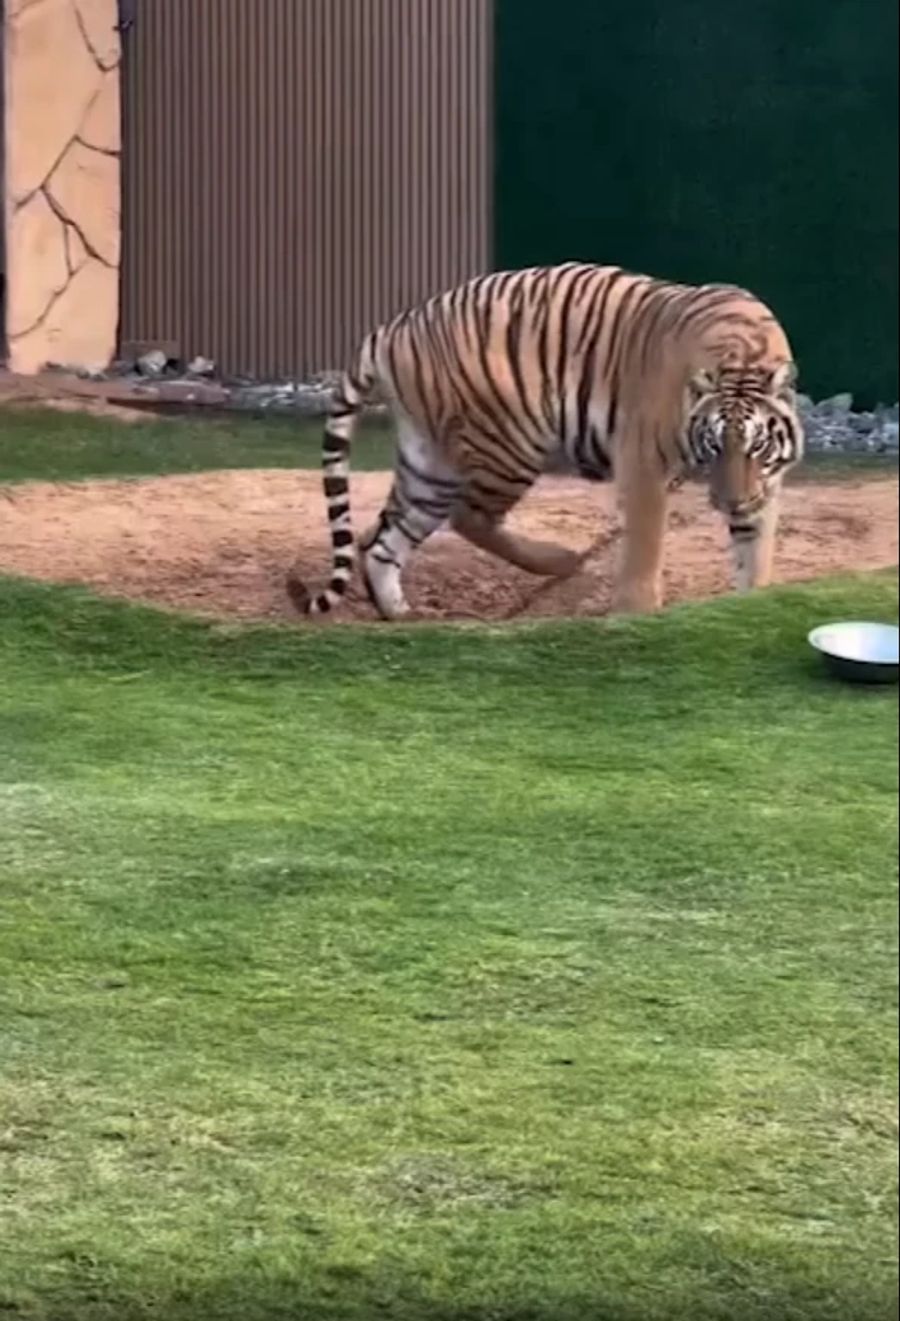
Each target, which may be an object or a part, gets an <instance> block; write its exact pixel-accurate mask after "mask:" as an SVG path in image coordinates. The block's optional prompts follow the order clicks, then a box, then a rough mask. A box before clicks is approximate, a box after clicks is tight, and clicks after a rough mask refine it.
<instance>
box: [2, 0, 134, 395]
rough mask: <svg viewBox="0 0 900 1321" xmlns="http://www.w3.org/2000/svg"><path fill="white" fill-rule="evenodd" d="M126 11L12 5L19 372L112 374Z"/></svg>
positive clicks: (11, 177) (30, 1) (88, 5)
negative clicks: (101, 370)
mask: <svg viewBox="0 0 900 1321" xmlns="http://www.w3.org/2000/svg"><path fill="white" fill-rule="evenodd" d="M117 21H118V13H117V4H116V0H7V5H6V13H5V19H4V26H5V33H4V37H5V40H4V46H5V65H6V106H5V112H6V124H7V135H6V136H7V149H6V179H5V185H6V186H5V192H6V221H5V223H6V245H7V311H6V319H7V326H6V329H7V338H8V341H9V366H10V368H11V370H13V371H19V372H34V371H38V370H40V368H41V367H43V366H44V365H45V364H46V363H48V362H54V363H62V364H65V365H67V366H72V367H89V368H97V367H104V366H105V365H106V364H107V363H108V362H109V361H110V360H111V359H112V358H113V357H114V355H115V348H116V331H117V323H118V311H119V308H118V302H119V297H118V264H119V246H120V234H121V227H120V169H119V150H120V120H119V70H118V63H119V58H120V49H119V37H118V34H117V33H116V31H115V25H116V22H117Z"/></svg>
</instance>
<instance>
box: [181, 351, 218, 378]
mask: <svg viewBox="0 0 900 1321" xmlns="http://www.w3.org/2000/svg"><path fill="white" fill-rule="evenodd" d="M215 373H216V364H215V363H214V362H213V361H212V359H211V358H204V357H203V355H202V354H200V353H198V355H197V357H196V358H194V359H192V361H191V362H190V363H188V376H215Z"/></svg>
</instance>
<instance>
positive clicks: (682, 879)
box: [0, 424, 897, 1321]
mask: <svg viewBox="0 0 900 1321" xmlns="http://www.w3.org/2000/svg"><path fill="white" fill-rule="evenodd" d="M179 425H180V424H179ZM154 434H155V435H156V436H157V437H159V441H158V443H159V444H160V445H161V446H163V447H165V446H167V445H170V444H171V443H173V442H170V441H169V440H165V439H164V437H165V436H166V434H167V432H164V431H161V430H160V431H156V432H155V433H154ZM183 434H184V433H183ZM266 434H269V433H268V432H267V433H266ZM128 435H129V436H131V435H132V433H131V432H129V433H128ZM129 443H130V442H129ZM154 443H157V442H154ZM266 443H269V442H266ZM122 444H123V445H124V444H125V440H124V439H123V441H122ZM197 444H198V445H199V444H200V442H199V441H197ZM101 450H102V446H100V445H99V442H98V447H97V448H96V449H95V451H94V453H95V455H96V456H98V457H97V459H96V461H97V463H99V462H100V459H101V457H102V455H101ZM270 452H271V451H270ZM173 453H174V451H173V450H172V449H168V450H166V454H167V455H168V457H169V458H170V459H171V458H172V457H173ZM26 457H27V456H26ZM158 457H159V454H157V458H158ZM6 461H7V464H8V463H9V451H8V447H7V459H6ZM266 461H267V462H270V461H271V459H267V460H266ZM134 470H137V469H134ZM6 471H7V472H9V467H8V466H7V469H6ZM20 475H21V474H20ZM0 609H2V629H0V747H2V751H3V759H2V763H0V777H2V781H0V802H2V828H0V866H2V882H0V896H2V913H0V997H2V1000H0V1032H2V1049H0V1058H2V1071H0V1208H2V1210H0V1215H2V1219H0V1243H2V1248H0V1315H3V1316H7V1315H8V1316H10V1317H12V1318H15V1319H16V1321H151V1319H152V1321H288V1319H289V1318H290V1319H295V1321H377V1319H379V1318H381V1319H386V1318H390V1319H391V1321H393V1319H395V1318H396V1319H397V1321H419V1319H420V1318H421V1319H422V1321H425V1319H426V1318H427V1319H429V1321H713V1319H715V1321H888V1318H893V1317H895V1316H896V1270H895V1264H894V1254H895V1246H896V1240H895V1227H896V1219H895V1198H896V1140H897V1110H896V1067H897V1060H896V1026H897V1014H896V1010H897V1004H896V990H897V981H896V971H897V970H896V879H897V877H896V856H895V844H896V829H897V780H896V769H897V739H896V723H897V697H896V691H895V690H883V689H880V690H859V689H854V688H850V687H845V686H840V685H838V684H836V683H834V682H833V681H829V680H828V679H826V678H825V677H824V676H823V674H822V673H821V672H820V670H819V669H818V668H817V666H816V665H815V664H814V663H813V660H812V658H811V657H810V656H809V655H808V653H807V649H806V647H805V644H804V634H805V631H806V630H807V628H808V627H810V626H811V625H812V624H813V623H814V622H817V621H820V620H823V619H824V620H827V619H830V618H834V617H841V616H844V615H847V614H852V615H854V616H869V617H876V618H887V619H892V618H895V617H896V613H897V577H896V574H886V575H884V574H882V575H875V576H871V577H865V578H850V579H843V580H840V581H835V582H828V583H823V584H820V585H816V586H813V587H806V588H802V589H801V588H793V589H784V590H777V591H773V592H769V593H764V594H759V595H757V596H755V597H753V598H750V599H747V600H737V599H735V598H731V599H727V600H723V601H721V602H718V603H716V604H714V605H704V606H693V607H686V608H683V609H677V610H673V611H671V612H669V613H668V614H666V615H665V616H662V617H659V618H656V619H651V620H644V621H636V622H610V623H603V622H600V621H579V622H571V623H565V622H556V623H552V624H541V625H539V626H538V625H535V626H528V627H518V628H514V629H503V628H488V627H481V628H461V629H456V630H451V629H447V628H445V629H436V628H420V629H418V630H406V629H403V628H398V627H394V628H378V627H370V628H352V627H346V628H341V629H332V630H329V629H328V628H327V627H325V628H322V629H308V630H302V629H296V630H291V629H281V630H279V629H264V628H253V629H246V628H237V627H225V626H222V625H206V624H201V623H197V622H193V621H190V620H185V619H176V618H174V617H169V616H166V615H163V614H161V613H155V612H153V611H149V610H142V609H138V608H135V607H129V606H125V605H119V604H113V603H110V602H103V601H99V600H95V599H92V598H91V597H89V596H87V595H86V594H82V593H79V592H75V591H70V590H65V589H59V588H45V587H38V586H34V585H30V584H26V583H21V582H14V581H10V580H5V581H2V582H0Z"/></svg>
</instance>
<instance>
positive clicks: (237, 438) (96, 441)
mask: <svg viewBox="0 0 900 1321" xmlns="http://www.w3.org/2000/svg"><path fill="white" fill-rule="evenodd" d="M392 450H393V438H392V435H391V432H390V430H389V429H388V427H387V425H386V424H385V423H384V422H382V421H380V420H378V419H372V420H369V419H367V420H366V423H365V424H364V426H363V427H361V428H360V433H359V437H358V440H357V443H356V445H355V446H354V449H353V466H354V468H355V469H356V470H357V471H360V472H365V471H367V470H377V469H380V468H386V467H390V466H391V463H392ZM321 457H322V422H321V421H318V420H315V419H301V420H298V421H292V420H291V419H289V418H284V417H258V418H253V417H247V416H244V415H240V414H235V415H234V416H231V417H222V416H217V417H215V418H211V417H209V416H208V415H207V414H198V415H197V416H195V417H179V418H151V417H148V420H147V421H146V422H135V423H133V424H128V425H123V424H122V423H121V422H120V421H118V420H116V419H115V418H102V417H91V416H89V415H87V414H84V413H64V412H59V411H56V410H54V409H11V408H6V409H0V482H18V481H32V480H40V481H77V480H78V479H80V478H85V477H148V476H157V475H160V474H163V473H191V472H207V471H210V470H214V469H221V468H318V467H319V465H320V463H321Z"/></svg>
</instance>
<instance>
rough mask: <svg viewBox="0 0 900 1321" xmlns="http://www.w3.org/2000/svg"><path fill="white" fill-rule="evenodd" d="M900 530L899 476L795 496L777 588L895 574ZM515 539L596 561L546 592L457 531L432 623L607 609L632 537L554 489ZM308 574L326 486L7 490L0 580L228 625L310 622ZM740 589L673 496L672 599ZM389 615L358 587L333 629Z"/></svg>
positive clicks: (322, 548) (322, 533)
mask: <svg viewBox="0 0 900 1321" xmlns="http://www.w3.org/2000/svg"><path fill="white" fill-rule="evenodd" d="M389 482H390V477H389V475H388V474H387V473H357V474H355V475H354V478H353V487H352V495H353V503H354V523H355V527H356V530H357V532H362V531H363V530H364V529H365V528H366V526H367V525H368V524H369V523H370V522H371V521H373V519H374V518H375V516H376V514H377V512H378V510H379V509H380V507H381V504H382V502H383V500H384V498H385V496H386V494H387V490H388V485H389ZM897 519H898V484H897V481H896V479H895V478H893V477H887V478H883V479H877V480H875V479H870V480H864V481H849V482H844V483H841V484H834V485H831V484H823V485H819V484H815V485H797V486H792V487H790V488H789V489H788V490H787V491H786V492H785V496H784V517H783V520H782V526H781V532H780V537H779V547H778V557H777V578H778V580H779V581H781V582H792V581H797V580H801V579H807V578H815V577H818V576H820V575H821V574H825V573H829V572H837V571H840V570H863V569H876V568H884V567H888V566H891V565H893V564H896V563H897V558H898V553H897V543H898V536H897ZM510 526H511V527H513V528H518V529H520V530H521V531H523V532H527V533H528V534H529V535H532V536H535V537H537V538H539V539H542V540H551V541H559V542H560V543H561V544H563V545H566V546H569V547H572V548H573V549H576V550H578V551H581V552H584V553H585V554H586V559H585V565H584V570H583V572H581V573H580V574H579V575H578V576H577V577H575V578H572V579H569V580H568V581H567V582H557V581H552V580H546V579H538V578H533V577H531V576H530V575H528V574H526V573H523V572H521V571H519V570H517V569H514V568H512V567H510V566H508V565H506V564H503V563H500V562H498V561H496V560H494V559H493V558H491V557H490V556H488V555H485V554H483V553H482V552H480V551H477V550H475V549H474V548H473V547H471V546H469V545H468V544H467V543H466V542H464V541H462V540H460V539H459V538H458V537H456V536H455V535H454V534H453V533H450V532H442V533H438V534H437V535H436V536H434V537H433V538H432V539H431V540H430V541H429V542H428V543H427V544H426V545H425V547H424V548H423V549H422V550H421V551H420V552H419V553H418V555H416V556H414V558H413V560H412V561H411V563H410V565H409V568H408V569H407V573H406V579H405V581H406V585H407V592H408V595H409V598H410V601H411V602H412V603H413V605H414V607H415V608H416V609H417V611H421V612H422V614H424V615H427V616H429V617H431V618H443V619H472V618H477V619H509V618H513V617H515V616H547V615H590V614H602V613H604V612H605V611H606V610H607V608H608V605H609V600H610V596H611V590H612V582H613V577H614V572H615V561H616V544H615V543H616V541H617V538H618V531H617V519H616V514H615V503H614V493H613V490H612V488H611V487H608V486H599V485H595V484H593V483H587V482H583V481H580V480H578V479H573V478H565V477H547V478H544V479H543V480H542V481H541V482H540V483H539V484H538V486H537V487H536V488H535V490H534V491H532V492H531V494H530V495H529V496H528V497H527V498H526V499H525V500H524V501H523V502H522V504H521V505H520V506H519V508H518V509H517V510H516V511H515V513H514V514H513V515H512V516H511V518H510ZM294 565H296V568H297V571H298V572H299V574H300V576H301V577H302V578H303V579H304V580H305V581H306V582H307V583H308V584H309V585H311V586H312V587H317V586H318V585H320V584H321V583H324V582H325V580H326V579H327V576H328V570H329V549H328V536H327V529H326V522H325V507H324V501H323V498H322V492H321V486H320V479H319V475H318V473H314V472H283V471H277V472H269V471H265V472H260V471H257V472H216V473H204V474H201V475H199V476H189V477H163V478H153V479H148V480H140V481H98V482H90V483H72V484H55V483H54V484H51V483H26V484H23V485H20V486H11V487H6V488H3V489H0V570H3V571H6V572H11V573H21V574H26V575H28V576H30V577H34V578H40V579H45V580H51V581H55V582H68V583H82V584H85V585H87V586H89V587H91V588H93V589H95V590H96V591H99V592H103V593H107V594H108V595H111V596H118V597H128V598H131V599H134V600H139V601H145V602H151V603H153V604H156V605H161V606H168V607H173V608H175V609H182V610H190V611H191V612H193V613H199V614H204V615H209V616H214V617H239V618H244V619H293V620H296V619H298V616H297V615H296V613H295V612H294V610H293V608H292V606H291V605H290V602H289V601H288V599H287V596H286V594H285V589H284V580H285V575H286V573H287V571H288V569H290V568H291V567H292V566H294ZM729 587H730V582H729V561H728V554H727V535H726V531H725V528H724V526H723V524H722V522H721V520H720V518H719V517H718V516H717V515H715V514H714V513H713V511H712V510H711V509H710V508H709V507H708V504H707V500H706V496H705V494H704V492H703V490H702V489H701V488H700V487H687V488H683V489H682V490H681V491H679V492H678V493H677V494H675V495H674V496H673V498H672V505H671V518H670V525H669V533H668V537H667V543H666V598H667V600H668V601H669V602H673V601H683V600H686V599H689V598H706V597H712V596H716V595H719V594H720V593H723V592H726V591H728V590H729ZM374 617H375V616H374V611H373V610H372V608H371V606H370V605H369V603H368V601H367V600H366V598H365V595H364V593H363V591H362V588H361V587H360V586H358V585H357V586H355V587H354V589H353V591H352V593H351V594H350V595H349V596H348V598H347V602H346V604H345V607H344V608H343V609H342V610H341V611H339V612H338V613H337V614H336V615H334V616H332V617H331V618H332V619H333V620H334V621H335V622H338V621H349V620H353V619H372V618H374Z"/></svg>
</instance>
